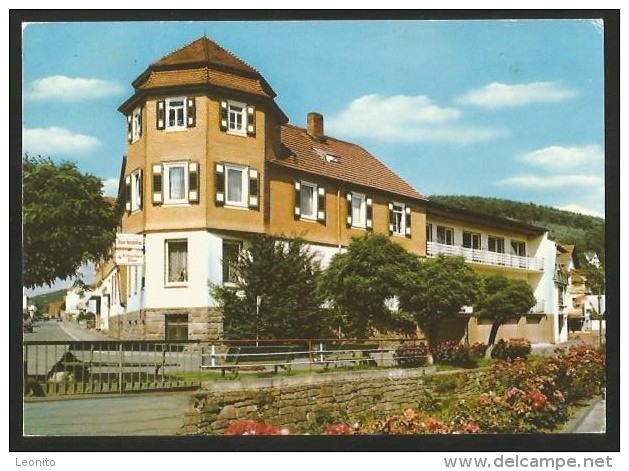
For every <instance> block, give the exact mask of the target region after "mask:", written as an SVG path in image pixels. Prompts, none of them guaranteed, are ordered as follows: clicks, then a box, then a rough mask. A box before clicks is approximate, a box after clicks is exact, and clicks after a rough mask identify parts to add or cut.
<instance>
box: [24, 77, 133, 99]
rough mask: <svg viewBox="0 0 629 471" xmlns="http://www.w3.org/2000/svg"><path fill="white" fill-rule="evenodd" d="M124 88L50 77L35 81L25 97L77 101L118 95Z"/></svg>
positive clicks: (98, 81) (83, 79)
mask: <svg viewBox="0 0 629 471" xmlns="http://www.w3.org/2000/svg"><path fill="white" fill-rule="evenodd" d="M123 92H124V87H123V86H122V85H120V84H119V83H117V82H110V81H108V80H103V79H98V78H86V77H66V76H65V75H52V76H50V77H44V78H41V79H37V80H35V81H34V82H33V83H31V85H30V87H28V89H27V91H26V93H25V96H26V98H28V99H31V100H35V101H78V100H85V99H92V98H101V97H105V96H112V95H120V94H121V93H123Z"/></svg>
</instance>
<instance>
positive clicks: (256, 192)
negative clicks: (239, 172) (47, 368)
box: [249, 168, 260, 209]
mask: <svg viewBox="0 0 629 471" xmlns="http://www.w3.org/2000/svg"><path fill="white" fill-rule="evenodd" d="M249 207H250V208H254V209H255V208H259V207H260V174H259V173H258V171H257V170H256V169H253V168H250V169H249Z"/></svg>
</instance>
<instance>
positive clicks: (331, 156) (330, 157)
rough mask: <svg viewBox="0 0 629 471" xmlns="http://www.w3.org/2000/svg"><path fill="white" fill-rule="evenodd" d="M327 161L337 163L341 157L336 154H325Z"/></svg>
mask: <svg viewBox="0 0 629 471" xmlns="http://www.w3.org/2000/svg"><path fill="white" fill-rule="evenodd" d="M325 161H326V162H331V163H335V164H337V163H339V158H338V156H336V155H334V154H325Z"/></svg>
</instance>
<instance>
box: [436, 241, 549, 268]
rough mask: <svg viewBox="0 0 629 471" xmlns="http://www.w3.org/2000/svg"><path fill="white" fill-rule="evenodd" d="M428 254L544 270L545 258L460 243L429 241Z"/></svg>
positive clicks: (488, 263)
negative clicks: (506, 252) (477, 247)
mask: <svg viewBox="0 0 629 471" xmlns="http://www.w3.org/2000/svg"><path fill="white" fill-rule="evenodd" d="M426 254H427V255H428V256H429V257H434V256H437V255H439V254H446V255H461V256H463V257H464V258H465V260H467V261H468V262H475V263H484V264H487V265H496V266H503V267H504V266H506V267H513V268H522V269H524V270H543V268H544V259H543V258H537V257H522V256H520V255H510V254H505V253H496V252H490V251H489V250H478V249H468V248H465V247H461V246H460V245H447V244H439V243H437V242H428V243H427V244H426Z"/></svg>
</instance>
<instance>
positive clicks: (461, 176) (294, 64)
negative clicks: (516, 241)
mask: <svg viewBox="0 0 629 471" xmlns="http://www.w3.org/2000/svg"><path fill="white" fill-rule="evenodd" d="M204 34H205V35H207V36H208V37H209V38H211V39H213V40H214V41H216V42H218V43H219V44H221V45H222V46H223V47H225V48H226V49H228V50H229V51H231V52H233V53H234V54H236V55H237V56H238V57H240V58H241V59H243V60H245V61H246V62H247V63H249V64H250V65H252V66H253V67H255V68H256V69H257V70H258V71H260V73H261V74H262V75H263V76H264V77H265V78H266V80H267V81H268V82H269V84H270V85H271V87H273V89H274V90H275V92H276V93H277V95H278V96H277V98H276V101H277V103H278V104H279V106H280V107H281V108H282V110H283V111H284V112H285V113H286V115H287V116H288V117H289V120H290V122H292V123H293V124H296V125H299V126H305V124H306V115H307V113H308V112H310V111H318V112H320V113H322V114H323V115H324V117H325V132H326V134H327V135H330V136H333V137H336V138H339V139H342V140H347V141H350V142H354V143H357V144H360V145H362V146H363V147H365V148H366V149H367V150H368V151H370V152H371V153H372V154H373V155H375V156H376V157H378V158H380V159H381V160H382V161H383V162H384V163H385V164H386V165H388V166H389V167H390V168H391V169H393V170H394V171H395V172H396V173H398V174H399V175H400V176H402V177H403V178H404V179H405V180H406V181H408V182H409V183H410V184H411V185H413V186H414V187H415V188H417V189H418V190H419V191H420V192H421V193H422V194H424V195H426V196H428V197H430V195H445V194H451V195H457V194H461V195H479V196H488V197H498V198H507V199H511V200H516V201H523V202H527V203H528V202H533V203H535V204H541V205H549V206H553V207H557V208H560V209H567V210H571V211H575V212H581V213H584V214H592V215H597V216H604V211H605V210H604V195H605V188H604V185H605V181H604V158H605V156H604V144H605V142H604V65H603V35H604V31H603V25H602V22H599V21H595V20H576V19H563V20H562V19H552V20H549V19H541V20H533V19H525V20H515V21H512V20H439V21H425V20H424V21H420V20H406V21H400V20H394V21H375V20H371V21H357V20H352V21H266V22H265V21H216V22H211V21H209V22H208V21H201V22H177V21H172V22H141V23H139V22H72V23H67V22H66V23H62V22H56V23H33V24H27V25H25V26H24V28H23V128H22V129H23V151H24V152H28V153H30V154H34V155H37V154H40V155H44V156H50V157H52V158H53V160H56V161H61V160H71V161H75V162H76V163H77V165H78V166H79V168H80V169H82V170H83V171H85V172H89V173H93V174H95V175H97V176H99V177H100V178H102V179H103V181H104V189H105V193H106V194H108V195H111V196H115V195H116V192H117V188H118V176H119V174H120V166H121V162H122V156H123V154H124V153H125V148H126V118H125V117H124V116H123V115H122V114H120V113H119V112H118V111H117V108H118V106H119V105H120V104H122V103H123V102H124V101H125V100H126V99H127V98H128V97H130V96H131V95H132V93H133V87H132V85H131V82H132V81H133V80H134V79H135V78H136V77H137V76H138V75H140V74H141V73H142V72H143V71H144V70H145V69H146V68H147V67H148V65H149V64H151V63H152V62H155V61H157V60H159V59H160V58H161V57H163V56H164V55H167V54H169V53H171V52H173V51H175V50H177V49H179V48H181V47H183V46H185V45H186V44H188V43H190V42H192V41H194V40H195V39H197V38H199V37H201V36H203V35H204Z"/></svg>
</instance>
